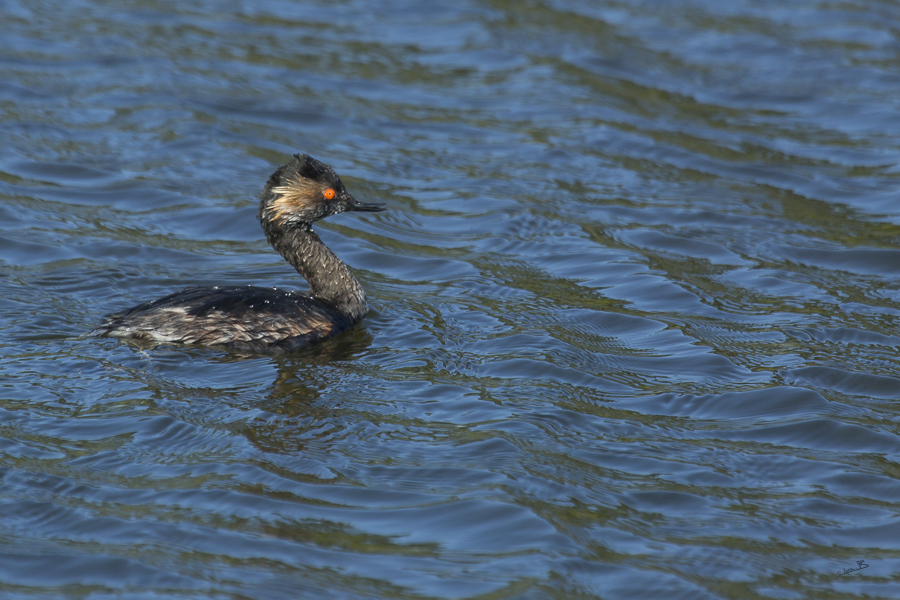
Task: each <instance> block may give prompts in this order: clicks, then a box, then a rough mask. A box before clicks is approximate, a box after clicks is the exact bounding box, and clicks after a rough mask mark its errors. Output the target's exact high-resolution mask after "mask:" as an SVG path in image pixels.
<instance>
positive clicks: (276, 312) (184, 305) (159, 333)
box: [96, 154, 384, 351]
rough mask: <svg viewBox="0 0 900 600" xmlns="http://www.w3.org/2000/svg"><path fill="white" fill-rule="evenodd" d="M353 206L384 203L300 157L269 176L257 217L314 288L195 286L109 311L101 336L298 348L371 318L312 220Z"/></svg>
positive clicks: (353, 280) (252, 348)
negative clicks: (359, 194)
mask: <svg viewBox="0 0 900 600" xmlns="http://www.w3.org/2000/svg"><path fill="white" fill-rule="evenodd" d="M351 210H357V211H380V210H384V208H383V206H382V205H380V204H362V203H360V202H357V201H356V200H355V199H354V198H353V196H351V195H350V194H349V193H348V192H347V190H346V188H344V185H343V183H341V180H340V178H339V177H338V176H337V173H335V172H334V170H333V169H332V168H331V167H329V166H328V165H325V164H323V163H321V162H319V161H317V160H316V159H314V158H312V157H311V156H308V155H306V154H303V155H299V154H297V155H294V157H293V158H292V160H291V161H290V162H289V163H288V164H286V165H284V166H282V167H280V168H279V169H278V170H277V171H275V173H273V174H272V176H271V177H270V178H269V181H268V183H267V184H266V187H265V189H264V190H263V193H262V196H261V197H260V203H259V211H258V213H257V214H258V217H259V220H260V223H261V224H262V227H263V230H264V231H265V233H266V238H267V239H268V240H269V243H270V244H272V246H273V247H274V248H275V249H276V250H277V251H278V252H279V253H280V254H281V255H282V256H284V258H285V259H286V260H287V261H288V262H289V263H290V264H291V265H293V266H294V268H296V269H297V272H298V273H300V275H302V276H303V277H304V278H305V279H306V280H307V281H308V282H309V285H310V291H309V293H300V292H295V291H285V290H280V289H275V288H262V287H253V286H227V287H192V288H187V289H184V290H182V291H180V292H176V293H174V294H170V295H168V296H165V297H163V298H159V299H157V300H153V301H151V302H145V303H144V304H140V305H138V306H135V307H134V308H131V309H129V310H127V311H124V312H120V313H115V314H112V315H108V316H107V317H106V318H105V320H104V323H103V324H102V325H101V326H100V327H99V328H98V329H97V330H96V333H98V334H100V335H107V336H112V337H119V338H133V339H143V340H151V341H155V342H167V343H182V344H202V345H205V346H227V347H231V348H235V349H239V350H250V351H285V350H292V349H295V348H302V347H305V346H309V345H312V344H315V343H316V342H319V341H321V340H324V339H326V338H329V337H332V336H334V335H337V334H338V333H340V332H341V331H344V330H345V329H347V328H348V327H350V326H351V325H353V324H354V323H356V322H357V321H359V320H360V319H362V318H363V317H364V316H365V314H366V312H367V311H368V307H367V305H366V295H365V293H364V292H363V290H362V287H361V286H360V285H359V282H358V281H357V280H356V278H355V277H353V274H352V273H351V272H350V269H349V268H348V267H347V265H345V264H344V263H343V262H342V261H341V260H340V259H339V258H338V257H337V256H335V255H334V253H333V252H331V250H329V249H328V248H327V247H326V246H325V244H323V243H322V240H320V239H319V236H318V235H316V233H315V232H314V231H313V230H312V227H311V226H310V224H311V223H312V222H313V221H316V220H318V219H322V218H324V217H327V216H330V215H334V214H337V213H340V212H344V211H351Z"/></svg>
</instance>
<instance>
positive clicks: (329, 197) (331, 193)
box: [322, 188, 334, 200]
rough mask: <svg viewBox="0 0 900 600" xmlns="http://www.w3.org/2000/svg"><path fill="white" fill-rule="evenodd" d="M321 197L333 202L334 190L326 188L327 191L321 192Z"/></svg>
mask: <svg viewBox="0 0 900 600" xmlns="http://www.w3.org/2000/svg"><path fill="white" fill-rule="evenodd" d="M322 195H323V196H325V199H326V200H334V190H333V189H331V188H328V189H327V190H325V191H324V192H322Z"/></svg>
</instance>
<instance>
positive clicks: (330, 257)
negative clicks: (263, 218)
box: [265, 224, 368, 321]
mask: <svg viewBox="0 0 900 600" xmlns="http://www.w3.org/2000/svg"><path fill="white" fill-rule="evenodd" d="M265 229H266V237H267V238H268V240H269V243H270V244H272V247H274V248H275V249H276V250H277V251H278V252H279V253H280V254H281V255H282V256H283V257H284V258H285V260H287V261H288V262H289V263H291V265H292V266H293V267H294V268H295V269H297V272H298V273H300V275H302V276H303V278H304V279H306V281H308V282H309V289H310V293H311V294H312V296H313V297H314V298H317V299H319V300H323V301H325V302H327V303H329V304H331V305H332V306H334V307H335V308H337V309H338V310H339V311H341V312H342V313H344V314H345V315H347V316H348V317H349V318H351V319H352V320H353V321H358V320H360V319H362V318H363V317H364V316H365V314H366V312H367V310H368V307H367V306H366V294H365V292H363V289H362V286H360V285H359V282H358V281H357V280H356V278H355V277H353V273H351V272H350V269H349V267H347V265H345V264H344V262H343V261H342V260H341V259H339V258H338V257H337V256H336V255H335V254H334V252H332V251H331V250H329V249H328V247H327V246H326V245H325V244H324V243H322V240H321V239H319V236H318V235H317V234H316V232H315V231H313V230H312V227H310V226H309V225H307V224H304V225H299V226H296V227H292V228H290V229H287V230H284V229H281V228H277V229H276V228H272V230H271V231H270V230H269V228H265Z"/></svg>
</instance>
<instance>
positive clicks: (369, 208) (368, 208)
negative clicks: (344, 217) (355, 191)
mask: <svg viewBox="0 0 900 600" xmlns="http://www.w3.org/2000/svg"><path fill="white" fill-rule="evenodd" d="M345 205H346V206H347V210H348V211H351V210H358V211H360V212H381V211H383V210H384V204H381V203H378V202H371V203H366V202H360V201H358V200H357V199H356V198H354V197H353V196H350V197H349V198H348V199H347V201H346V203H345Z"/></svg>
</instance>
